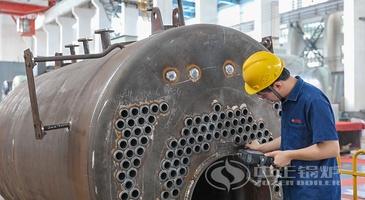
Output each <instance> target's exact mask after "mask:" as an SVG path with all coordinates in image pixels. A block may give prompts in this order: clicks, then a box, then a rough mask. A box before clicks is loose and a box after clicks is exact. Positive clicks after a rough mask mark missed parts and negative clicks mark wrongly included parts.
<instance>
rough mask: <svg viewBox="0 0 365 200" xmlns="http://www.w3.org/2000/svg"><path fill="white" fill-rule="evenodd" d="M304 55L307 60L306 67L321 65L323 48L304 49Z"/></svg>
mask: <svg viewBox="0 0 365 200" xmlns="http://www.w3.org/2000/svg"><path fill="white" fill-rule="evenodd" d="M304 55H307V57H306V58H305V59H306V61H307V65H308V67H321V66H323V56H322V55H323V49H316V50H311V51H309V52H308V51H304Z"/></svg>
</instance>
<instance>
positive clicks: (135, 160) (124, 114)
mask: <svg viewBox="0 0 365 200" xmlns="http://www.w3.org/2000/svg"><path fill="white" fill-rule="evenodd" d="M168 111H169V105H168V104H167V102H159V103H150V104H143V105H141V106H137V105H134V106H130V107H122V108H121V109H120V110H119V112H118V116H117V118H116V120H115V123H114V127H115V130H116V132H117V135H118V139H117V142H116V143H117V144H116V148H115V149H114V152H113V159H114V161H115V163H116V164H117V165H118V166H119V168H118V169H117V171H116V172H115V179H116V181H117V182H118V183H119V184H120V185H121V189H122V191H121V192H120V193H119V194H118V198H119V199H121V200H127V199H137V198H139V197H140V195H141V191H140V190H139V188H138V186H137V185H136V178H137V176H138V169H139V168H140V167H141V165H142V159H143V157H144V155H145V152H146V148H147V146H148V145H149V141H150V139H151V136H152V133H153V129H154V126H155V125H156V121H157V115H159V114H167V113H168Z"/></svg>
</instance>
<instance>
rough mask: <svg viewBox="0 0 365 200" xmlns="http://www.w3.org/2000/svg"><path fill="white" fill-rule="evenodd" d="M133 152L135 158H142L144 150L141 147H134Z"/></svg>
mask: <svg viewBox="0 0 365 200" xmlns="http://www.w3.org/2000/svg"><path fill="white" fill-rule="evenodd" d="M134 151H135V153H136V155H137V156H139V157H142V156H143V155H144V152H145V148H144V147H142V146H138V147H136V149H135V150H134Z"/></svg>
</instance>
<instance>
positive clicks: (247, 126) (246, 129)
mask: <svg viewBox="0 0 365 200" xmlns="http://www.w3.org/2000/svg"><path fill="white" fill-rule="evenodd" d="M244 129H245V132H246V133H248V132H250V130H251V126H250V125H248V124H246V125H245V127H244Z"/></svg>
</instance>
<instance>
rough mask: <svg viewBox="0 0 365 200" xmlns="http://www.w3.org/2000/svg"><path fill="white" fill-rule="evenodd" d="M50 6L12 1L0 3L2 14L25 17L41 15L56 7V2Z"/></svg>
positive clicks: (51, 2) (0, 12)
mask: <svg viewBox="0 0 365 200" xmlns="http://www.w3.org/2000/svg"><path fill="white" fill-rule="evenodd" d="M49 2H50V3H49V4H50V5H49V6H39V5H34V4H25V3H17V2H10V1H0V14H6V15H15V16H24V15H29V14H39V13H42V12H44V11H46V10H47V9H48V8H50V7H51V6H53V5H54V3H55V1H49Z"/></svg>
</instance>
